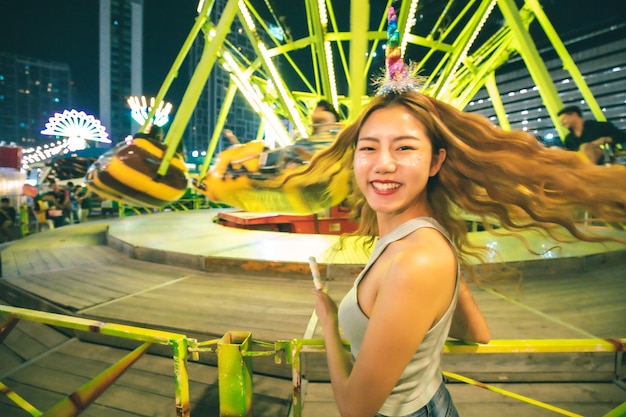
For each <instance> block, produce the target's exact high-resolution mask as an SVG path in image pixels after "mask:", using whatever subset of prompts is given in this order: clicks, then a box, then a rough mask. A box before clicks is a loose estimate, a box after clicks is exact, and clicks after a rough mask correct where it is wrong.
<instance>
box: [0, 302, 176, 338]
mask: <svg viewBox="0 0 626 417" xmlns="http://www.w3.org/2000/svg"><path fill="white" fill-rule="evenodd" d="M2 314H8V315H10V316H13V317H16V318H20V319H27V320H31V321H35V322H38V323H42V324H48V325H51V326H58V327H65V328H69V329H74V330H81V331H85V332H91V333H99V334H104V335H108V336H115V337H119V338H123V339H134V340H138V341H141V342H149V343H157V344H162V345H169V344H171V343H172V341H173V340H178V339H185V338H186V336H185V335H183V334H180V333H172V332H166V331H162V330H153V329H145V328H141V327H135V326H128V325H124V324H115V323H105V322H101V321H97V320H89V319H83V318H80V317H73V316H66V315H62V314H57V313H47V312H40V311H34V310H28V309H25V308H20V307H11V306H4V305H0V315H2Z"/></svg>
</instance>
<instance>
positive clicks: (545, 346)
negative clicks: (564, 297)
mask: <svg viewBox="0 0 626 417" xmlns="http://www.w3.org/2000/svg"><path fill="white" fill-rule="evenodd" d="M294 343H295V344H297V345H299V346H300V349H301V350H302V351H305V350H306V351H318V350H322V351H323V350H324V341H323V340H322V339H295V340H294ZM344 345H345V346H346V348H349V345H348V344H347V342H344ZM625 351H626V338H613V339H524V340H517V339H498V340H492V341H490V342H489V343H487V344H480V343H469V342H462V341H456V340H455V341H452V340H449V341H447V342H446V343H445V345H444V347H443V352H444V353H481V354H483V353H484V354H487V353H585V352H587V353H600V352H625Z"/></svg>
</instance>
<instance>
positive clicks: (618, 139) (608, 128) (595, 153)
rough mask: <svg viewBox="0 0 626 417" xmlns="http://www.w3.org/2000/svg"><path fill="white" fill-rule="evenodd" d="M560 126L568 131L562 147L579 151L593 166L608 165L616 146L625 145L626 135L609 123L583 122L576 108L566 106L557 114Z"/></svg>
mask: <svg viewBox="0 0 626 417" xmlns="http://www.w3.org/2000/svg"><path fill="white" fill-rule="evenodd" d="M558 116H559V121H560V122H561V125H562V126H563V127H564V128H566V129H567V130H569V133H568V134H567V136H565V140H564V142H563V146H564V148H565V149H567V150H570V151H580V152H581V153H582V154H583V155H585V157H586V158H587V159H588V160H589V161H590V162H591V163H593V164H599V165H602V164H610V163H611V162H612V161H611V158H612V156H613V155H614V154H615V152H616V145H617V144H623V143H626V133H624V132H622V131H621V130H619V129H618V128H617V127H615V125H613V124H612V123H610V122H598V121H595V120H584V119H583V117H582V111H581V110H580V107H578V106H567V107H564V108H563V109H561V110H560V111H559V112H558Z"/></svg>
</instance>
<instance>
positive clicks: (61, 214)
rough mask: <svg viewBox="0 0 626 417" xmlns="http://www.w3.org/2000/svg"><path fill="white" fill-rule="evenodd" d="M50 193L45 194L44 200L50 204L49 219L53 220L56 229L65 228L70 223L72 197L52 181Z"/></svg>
mask: <svg viewBox="0 0 626 417" xmlns="http://www.w3.org/2000/svg"><path fill="white" fill-rule="evenodd" d="M50 190H51V191H50V192H48V193H46V194H44V196H43V197H42V200H44V201H47V202H48V214H47V218H48V219H50V220H52V221H53V223H54V227H61V226H64V225H65V223H66V219H68V220H67V221H68V222H69V218H68V217H67V216H69V214H68V212H69V211H70V210H71V205H70V195H69V193H68V192H67V190H65V189H63V188H61V187H59V184H57V182H56V181H55V180H50Z"/></svg>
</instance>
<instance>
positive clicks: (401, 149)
mask: <svg viewBox="0 0 626 417" xmlns="http://www.w3.org/2000/svg"><path fill="white" fill-rule="evenodd" d="M413 149H415V148H414V147H413V146H409V145H404V146H400V147H399V148H398V150H399V151H412V150H413Z"/></svg>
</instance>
